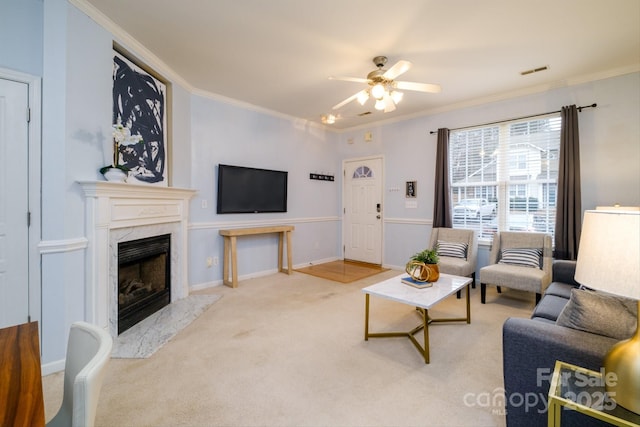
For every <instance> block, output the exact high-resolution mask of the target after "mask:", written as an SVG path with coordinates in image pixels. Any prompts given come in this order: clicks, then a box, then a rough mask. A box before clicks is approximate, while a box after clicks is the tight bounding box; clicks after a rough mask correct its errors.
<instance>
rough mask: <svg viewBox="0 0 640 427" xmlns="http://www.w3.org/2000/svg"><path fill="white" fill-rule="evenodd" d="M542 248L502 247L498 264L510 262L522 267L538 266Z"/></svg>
mask: <svg viewBox="0 0 640 427" xmlns="http://www.w3.org/2000/svg"><path fill="white" fill-rule="evenodd" d="M541 256H542V249H536V248H517V249H516V248H511V249H507V248H505V249H503V250H502V253H501V255H500V261H498V263H499V264H511V265H518V266H522V267H532V268H540V257H541Z"/></svg>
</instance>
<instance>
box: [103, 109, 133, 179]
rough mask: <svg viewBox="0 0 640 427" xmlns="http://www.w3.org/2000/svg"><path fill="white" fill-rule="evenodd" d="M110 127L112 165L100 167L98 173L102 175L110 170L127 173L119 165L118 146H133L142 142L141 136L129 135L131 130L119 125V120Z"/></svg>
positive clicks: (124, 167) (126, 170)
mask: <svg viewBox="0 0 640 427" xmlns="http://www.w3.org/2000/svg"><path fill="white" fill-rule="evenodd" d="M111 127H112V128H113V132H112V135H113V164H112V165H109V166H104V167H102V168H101V169H100V173H102V174H104V173H105V172H106V171H107V170H109V169H111V168H117V169H122V170H123V171H125V172H128V171H129V169H128V168H127V167H126V166H124V165H120V164H119V158H120V145H133V144H137V143H139V142H142V141H143V139H142V136H141V135H131V129H130V128H129V127H128V126H124V125H123V124H122V123H120V120H119V119H118V123H115V124H113V125H112V126H111Z"/></svg>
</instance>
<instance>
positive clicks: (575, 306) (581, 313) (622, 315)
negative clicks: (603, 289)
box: [556, 289, 638, 340]
mask: <svg viewBox="0 0 640 427" xmlns="http://www.w3.org/2000/svg"><path fill="white" fill-rule="evenodd" d="M556 324H557V325H560V326H565V327H568V328H572V329H577V330H581V331H586V332H591V333H594V334H598V335H603V336H606V337H611V338H616V339H619V340H624V339H627V338H630V337H631V336H632V335H633V333H634V332H635V330H636V327H637V324H638V306H637V302H636V301H634V300H631V299H628V298H621V297H616V296H613V295H606V294H603V293H600V292H593V291H587V290H582V289H572V290H571V298H570V299H569V302H568V303H567V305H566V306H565V307H564V309H563V310H562V312H561V313H560V315H559V316H558V319H557V321H556Z"/></svg>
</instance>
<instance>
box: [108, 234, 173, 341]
mask: <svg viewBox="0 0 640 427" xmlns="http://www.w3.org/2000/svg"><path fill="white" fill-rule="evenodd" d="M170 259H171V235H170V234H164V235H160V236H153V237H146V238H143V239H137V240H130V241H125V242H120V243H118V334H121V333H122V332H124V331H126V330H127V329H129V328H131V327H132V326H133V325H135V324H136V323H138V322H140V321H142V320H144V319H145V318H147V317H149V316H150V315H152V314H153V313H155V312H156V311H158V310H160V309H161V308H162V307H165V306H166V305H168V304H169V303H170V302H171V262H170Z"/></svg>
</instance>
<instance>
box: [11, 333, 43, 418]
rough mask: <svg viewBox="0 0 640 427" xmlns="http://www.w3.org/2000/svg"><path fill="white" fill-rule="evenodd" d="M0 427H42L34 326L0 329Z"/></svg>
mask: <svg viewBox="0 0 640 427" xmlns="http://www.w3.org/2000/svg"><path fill="white" fill-rule="evenodd" d="M0 379H1V380H2V381H1V382H2V384H1V385H0V425H1V426H44V397H43V394H42V372H41V368H40V344H39V339H38V322H31V323H24V324H22V325H17V326H11V327H8V328H3V329H0Z"/></svg>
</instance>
